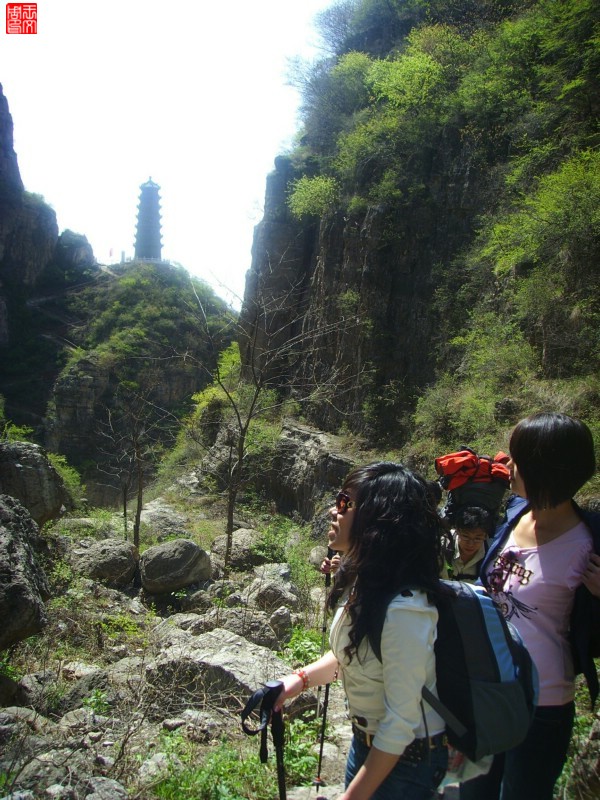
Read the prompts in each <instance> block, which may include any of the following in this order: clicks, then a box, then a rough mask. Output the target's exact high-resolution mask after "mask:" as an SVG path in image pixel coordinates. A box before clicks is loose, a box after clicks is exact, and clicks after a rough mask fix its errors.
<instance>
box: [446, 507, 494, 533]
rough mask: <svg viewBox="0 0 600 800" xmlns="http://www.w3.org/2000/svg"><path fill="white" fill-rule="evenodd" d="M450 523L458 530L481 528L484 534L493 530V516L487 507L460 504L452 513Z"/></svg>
mask: <svg viewBox="0 0 600 800" xmlns="http://www.w3.org/2000/svg"><path fill="white" fill-rule="evenodd" d="M452 525H454V527H455V528H460V530H467V531H468V530H474V529H475V528H481V529H482V530H484V531H485V533H486V536H491V535H492V533H493V532H494V527H495V518H494V515H493V514H492V512H491V511H490V510H489V509H487V508H481V507H479V506H461V507H460V508H458V509H457V510H456V511H455V513H454V514H453V515H452Z"/></svg>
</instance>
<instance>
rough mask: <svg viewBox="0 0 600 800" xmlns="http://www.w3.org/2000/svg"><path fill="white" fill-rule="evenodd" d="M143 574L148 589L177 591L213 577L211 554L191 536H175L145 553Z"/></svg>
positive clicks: (143, 581) (162, 592) (141, 572)
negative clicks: (192, 539) (181, 537)
mask: <svg viewBox="0 0 600 800" xmlns="http://www.w3.org/2000/svg"><path fill="white" fill-rule="evenodd" d="M140 574H141V579H142V586H143V587H144V589H145V591H146V592H149V593H150V594H158V595H160V594H167V593H169V592H175V591H177V590H178V589H184V588H185V587H186V586H191V585H192V584H195V583H201V582H202V581H206V580H208V579H209V578H210V575H211V563H210V556H209V555H208V553H207V552H206V551H204V550H203V549H202V548H201V547H199V546H198V545H197V544H196V543H195V542H192V541H191V540H190V539H174V540H173V541H170V542H163V543H162V544H158V545H155V546H154V547H149V548H148V549H147V550H146V551H145V552H144V553H143V554H142V556H141V557H140Z"/></svg>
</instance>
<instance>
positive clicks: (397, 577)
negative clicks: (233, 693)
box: [276, 462, 448, 800]
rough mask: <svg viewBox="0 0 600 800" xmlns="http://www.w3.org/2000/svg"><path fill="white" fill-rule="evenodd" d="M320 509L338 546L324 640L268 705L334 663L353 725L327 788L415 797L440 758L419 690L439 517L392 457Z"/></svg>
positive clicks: (426, 660)
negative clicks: (341, 766) (340, 768)
mask: <svg viewBox="0 0 600 800" xmlns="http://www.w3.org/2000/svg"><path fill="white" fill-rule="evenodd" d="M330 515H331V528H330V531H329V544H330V547H331V548H332V549H333V550H335V551H336V552H338V553H342V554H343V558H342V560H341V564H340V567H339V569H338V571H337V573H336V576H335V582H334V586H333V590H332V592H331V596H330V598H329V604H330V606H331V607H332V608H336V614H335V617H334V620H333V623H332V626H331V633H330V643H331V650H330V652H328V653H327V654H326V655H324V656H323V657H322V658H321V659H319V660H318V661H315V662H314V663H312V664H309V665H308V666H306V667H304V668H303V669H298V670H296V671H295V672H294V673H292V674H291V675H288V676H286V677H285V678H284V679H283V684H284V688H283V691H282V693H281V695H280V697H279V698H278V700H277V704H276V706H277V708H280V707H281V706H282V705H283V703H284V702H285V700H287V699H289V698H291V697H295V696H296V695H298V694H300V692H301V691H303V690H305V689H307V688H309V687H310V686H316V685H321V684H325V683H329V682H331V681H332V680H334V679H335V678H336V676H337V675H338V674H339V675H340V676H341V678H342V681H343V684H344V690H345V692H346V696H347V700H348V709H349V713H350V716H351V719H352V728H353V733H354V736H353V739H352V745H351V749H350V753H349V755H348V762H347V766H346V789H345V791H344V793H343V794H342V795H340V797H339V798H338V800H369V798H372V800H425V798H430V797H431V796H432V794H433V792H434V791H435V789H436V788H437V786H438V785H439V783H440V782H441V780H442V778H443V776H444V774H445V772H446V767H447V759H448V756H447V748H446V741H445V736H444V734H443V731H444V722H443V720H442V719H441V717H439V716H438V714H437V713H436V712H435V711H434V710H433V709H432V708H430V707H429V706H428V705H427V704H425V703H423V702H422V701H421V690H422V688H423V686H427V687H428V688H429V689H430V690H431V691H432V692H434V693H436V680H435V655H434V643H435V638H436V626H437V620H438V612H437V609H436V607H435V604H434V602H433V600H434V598H435V597H437V596H438V594H439V592H440V582H439V577H438V575H439V565H440V541H441V535H442V526H441V522H440V519H439V517H438V515H437V512H436V508H435V504H434V502H433V500H432V498H431V493H430V492H429V489H428V486H427V482H426V481H425V480H424V479H423V478H421V477H420V476H419V475H417V474H416V473H414V472H412V471H411V470H409V469H407V468H406V467H404V466H402V465H401V464H395V463H391V462H377V463H374V464H369V465H367V466H365V467H359V468H357V469H355V470H353V471H352V472H351V473H350V474H349V475H348V477H347V478H346V480H345V482H344V486H343V488H342V491H341V492H340V493H339V494H338V496H337V498H336V504H335V506H334V507H332V509H331V511H330Z"/></svg>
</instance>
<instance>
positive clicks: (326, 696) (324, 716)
mask: <svg viewBox="0 0 600 800" xmlns="http://www.w3.org/2000/svg"><path fill="white" fill-rule="evenodd" d="M334 555H335V551H334V550H332V549H331V547H328V548H327V558H328V559H330V560H331V559H332V558H333V556H334ZM330 586H331V572H327V573H326V574H325V589H326V590H327V589H329V587H330ZM327 594H328V592H326V593H325V607H324V612H323V627H322V636H321V658H322V657H323V654H324V652H325V637H326V635H327V599H328V598H327ZM329 686H330V684H329V683H327V684H325V694H324V697H323V705H322V707H321V706H320V693H321V687H320V686H319V690H318V694H317V720H318V719H319V711H321V731H320V735H319V761H318V764H317V777H316V778H315V779H314V781H313V786H315V787H316V790H317V792H318V791H319V788H320V787H321V786H323V785H324V784H323V780H322V778H321V766H322V764H323V746H324V744H325V725H326V722H327V707H328V706H329Z"/></svg>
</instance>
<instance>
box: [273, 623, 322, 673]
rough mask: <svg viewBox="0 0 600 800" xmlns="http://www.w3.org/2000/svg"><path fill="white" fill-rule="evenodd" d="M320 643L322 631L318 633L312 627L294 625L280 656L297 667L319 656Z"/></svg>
mask: <svg viewBox="0 0 600 800" xmlns="http://www.w3.org/2000/svg"><path fill="white" fill-rule="evenodd" d="M322 645H323V636H322V633H321V634H320V633H318V632H317V631H316V630H314V629H312V628H302V627H299V626H296V627H295V628H294V629H293V630H292V635H291V637H290V640H289V642H288V643H287V645H286V647H285V649H284V651H283V653H282V656H283V658H285V660H286V661H289V663H290V664H291V665H292V666H293V667H298V666H300V665H302V664H310V663H311V662H312V661H316V659H317V658H319V657H320V655H321V647H322Z"/></svg>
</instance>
